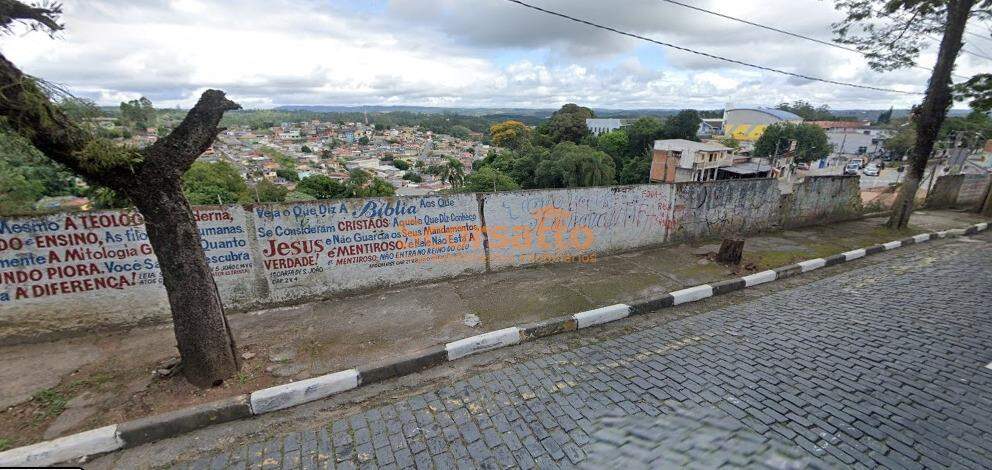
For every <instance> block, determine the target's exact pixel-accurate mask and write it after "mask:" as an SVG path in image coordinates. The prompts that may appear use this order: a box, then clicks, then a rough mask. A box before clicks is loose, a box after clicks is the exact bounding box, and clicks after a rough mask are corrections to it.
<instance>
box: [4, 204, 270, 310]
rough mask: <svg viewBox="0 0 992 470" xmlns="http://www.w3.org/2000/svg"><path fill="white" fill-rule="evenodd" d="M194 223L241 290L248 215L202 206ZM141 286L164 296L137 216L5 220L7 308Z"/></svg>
mask: <svg viewBox="0 0 992 470" xmlns="http://www.w3.org/2000/svg"><path fill="white" fill-rule="evenodd" d="M194 217H195V218H196V221H197V224H198V226H199V229H200V236H201V237H202V246H203V250H204V253H205V255H206V257H207V261H208V262H209V263H210V267H211V269H212V270H213V273H214V277H215V278H216V279H217V284H218V286H219V287H228V286H232V285H237V284H240V283H241V282H242V281H241V279H242V278H243V277H244V276H245V275H250V274H251V272H252V269H253V265H252V254H251V250H250V247H249V241H248V234H247V233H246V232H245V228H244V219H245V218H244V212H243V210H242V209H241V208H240V207H237V206H232V207H219V208H198V209H195V210H194ZM140 288H152V289H156V290H162V275H161V272H160V271H159V266H158V260H157V259H156V258H155V255H154V253H153V252H152V247H151V242H149V240H148V234H147V233H146V232H145V226H144V219H143V218H142V216H141V214H139V213H138V212H134V211H122V212H93V213H75V214H58V215H52V216H44V217H34V218H28V219H0V305H3V304H16V303H18V302H25V301H28V300H30V299H44V298H52V297H63V296H71V295H76V294H80V295H83V296H84V297H85V296H87V295H88V296H91V297H92V296H98V295H101V294H102V292H101V291H107V290H113V291H121V290H130V289H140ZM221 291H222V293H223V292H225V291H226V289H223V288H222V289H221ZM235 297H236V292H231V295H228V296H227V298H228V299H229V300H233V299H234V298H235Z"/></svg>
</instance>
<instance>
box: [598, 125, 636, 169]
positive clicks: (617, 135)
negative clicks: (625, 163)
mask: <svg viewBox="0 0 992 470" xmlns="http://www.w3.org/2000/svg"><path fill="white" fill-rule="evenodd" d="M629 143H630V138H629V137H628V136H627V131H625V130H623V129H617V130H615V131H610V132H606V133H603V134H600V136H599V138H598V139H597V140H596V147H597V148H598V149H600V150H602V151H604V152H606V154H607V155H609V156H611V157H613V161H614V162H619V161H621V160H622V159H623V156H624V153H625V152H626V151H627V146H628V145H629Z"/></svg>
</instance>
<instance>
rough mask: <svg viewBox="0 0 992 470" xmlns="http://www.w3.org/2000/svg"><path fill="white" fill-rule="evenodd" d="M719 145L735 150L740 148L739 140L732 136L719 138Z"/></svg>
mask: <svg viewBox="0 0 992 470" xmlns="http://www.w3.org/2000/svg"><path fill="white" fill-rule="evenodd" d="M720 145H722V146H724V147H728V148H732V149H734V150H737V149H739V148H741V142H740V141H739V140H737V139H735V138H733V137H725V138H723V139H720Z"/></svg>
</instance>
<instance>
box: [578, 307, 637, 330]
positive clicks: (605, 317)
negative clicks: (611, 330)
mask: <svg viewBox="0 0 992 470" xmlns="http://www.w3.org/2000/svg"><path fill="white" fill-rule="evenodd" d="M628 316H630V305H627V304H616V305H610V306H609V307H602V308H597V309H595V310H586V311H585V312H579V313H576V314H575V315H572V318H574V319H575V324H576V327H577V328H579V329H582V328H589V327H590V326H594V325H601V324H603V323H609V322H611V321H616V320H619V319H621V318H627V317H628Z"/></svg>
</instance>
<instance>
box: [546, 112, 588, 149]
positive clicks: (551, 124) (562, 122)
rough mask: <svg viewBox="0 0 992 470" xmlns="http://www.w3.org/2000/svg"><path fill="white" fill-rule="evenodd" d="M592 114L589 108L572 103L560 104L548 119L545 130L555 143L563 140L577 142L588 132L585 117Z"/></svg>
mask: <svg viewBox="0 0 992 470" xmlns="http://www.w3.org/2000/svg"><path fill="white" fill-rule="evenodd" d="M593 116H594V114H593V112H592V110H591V109H589V108H585V107H582V106H579V105H577V104H574V103H568V104H566V105H564V106H562V107H561V108H560V109H559V110H558V111H555V112H554V114H552V115H551V118H550V119H549V120H548V127H547V131H548V135H549V136H550V137H551V141H552V142H554V143H556V144H557V143H560V142H564V141H569V142H574V143H579V142H580V141H581V140H582V138H583V137H585V136H586V135H588V134H589V128H588V127H586V119H590V118H592V117H593Z"/></svg>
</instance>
